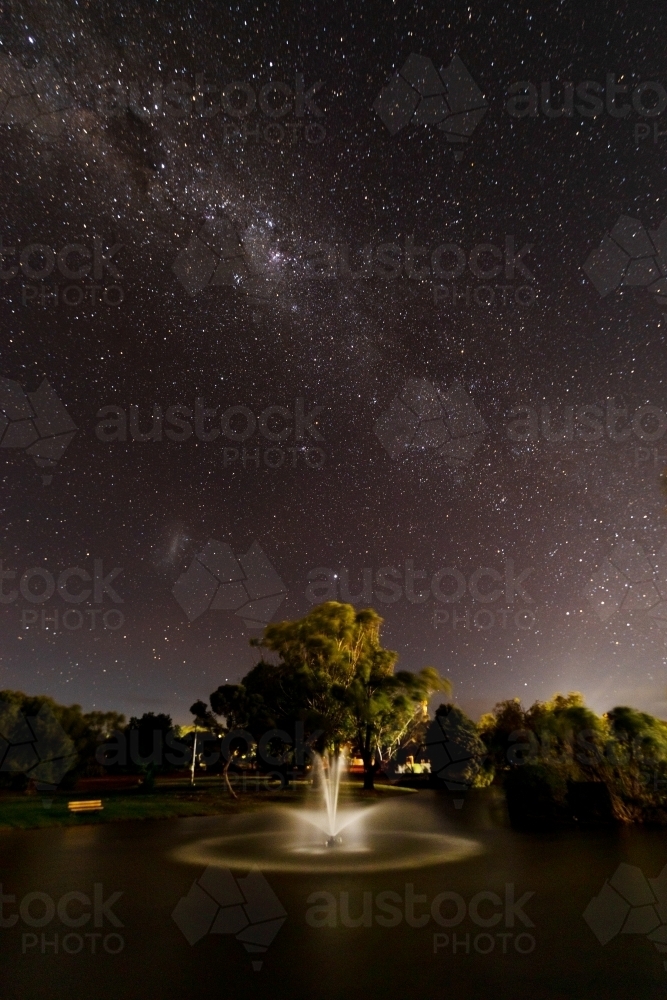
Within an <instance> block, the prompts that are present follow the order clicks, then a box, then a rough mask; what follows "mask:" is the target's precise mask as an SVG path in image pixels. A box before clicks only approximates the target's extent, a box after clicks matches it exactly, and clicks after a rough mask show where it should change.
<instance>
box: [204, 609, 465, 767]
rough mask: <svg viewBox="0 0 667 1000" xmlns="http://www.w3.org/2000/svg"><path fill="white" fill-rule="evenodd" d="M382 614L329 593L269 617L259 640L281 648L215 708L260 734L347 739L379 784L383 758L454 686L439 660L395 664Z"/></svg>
mask: <svg viewBox="0 0 667 1000" xmlns="http://www.w3.org/2000/svg"><path fill="white" fill-rule="evenodd" d="M381 625H382V618H381V617H380V616H379V615H378V614H377V612H376V611H374V610H373V609H372V608H366V609H362V610H360V611H357V610H355V608H354V607H353V606H352V605H351V604H341V603H339V602H337V601H327V602H326V603H324V604H320V605H318V606H317V607H315V608H313V609H312V610H311V611H310V612H309V613H308V614H307V615H306V616H305V617H304V618H301V619H300V620H298V621H284V622H280V623H277V624H275V625H269V626H268V627H267V628H266V629H265V630H264V635H263V638H262V639H261V640H254V641H253V644H254V645H256V646H258V647H260V648H262V649H265V650H268V651H269V652H271V653H275V654H277V656H278V662H277V663H270V662H267V661H266V660H265V659H262V660H261V661H260V662H259V663H258V664H257V666H255V667H254V668H253V669H252V670H251V671H250V672H249V673H248V674H247V675H246V677H244V678H243V681H242V682H241V684H236V685H233V684H226V685H222V686H221V687H219V688H218V689H217V690H216V691H214V692H213V694H212V695H211V699H210V700H211V708H212V709H213V711H214V712H215V713H216V714H218V715H222V716H224V717H225V722H226V725H227V727H228V729H234V728H239V727H241V728H245V729H248V730H249V731H250V732H251V733H253V735H255V736H256V737H259V736H260V735H261V734H262V733H265V732H267V731H268V730H271V729H282V730H286V731H287V732H290V733H291V732H294V727H295V724H296V723H297V722H298V723H301V724H302V726H303V730H304V736H305V738H306V739H307V738H308V737H313V736H315V734H318V736H317V746H318V747H319V749H323V748H329V749H332V750H333V751H334V752H338V751H339V750H340V749H341V748H342V747H345V746H348V747H350V748H351V749H352V750H353V752H356V753H358V754H360V755H361V757H362V758H363V760H364V767H365V772H366V783H367V785H369V786H370V787H372V778H373V774H374V773H375V771H376V770H377V768H378V766H379V764H380V763H381V762H382V761H383V760H386V759H388V757H389V756H390V755H391V754H392V753H393V752H394V751H395V749H396V748H397V747H398V746H399V745H400V744H401V743H402V742H404V741H406V740H408V739H409V738H410V736H411V734H412V733H413V731H414V730H415V729H416V727H418V726H419V724H420V722H422V721H423V718H424V715H425V713H426V705H427V702H428V699H429V697H430V695H431V694H432V693H433V692H435V691H449V689H450V688H449V682H448V681H447V680H445V679H443V678H441V677H440V676H439V675H438V673H437V671H435V670H434V669H433V668H432V667H426V668H424V669H423V670H421V671H420V672H419V673H418V674H413V673H411V672H409V671H400V672H398V673H395V672H394V668H395V665H396V660H397V658H398V657H397V654H396V653H395V652H393V651H392V650H388V649H384V648H383V646H382V645H381V643H380V628H381Z"/></svg>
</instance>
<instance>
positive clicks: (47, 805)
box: [0, 778, 413, 832]
mask: <svg viewBox="0 0 667 1000" xmlns="http://www.w3.org/2000/svg"><path fill="white" fill-rule="evenodd" d="M236 784H237V788H236V791H237V795H238V798H237V799H234V798H232V796H231V795H230V794H229V792H228V790H227V789H226V788H225V787H224V786H223V785H222V784H221V782H220V779H219V778H198V779H197V783H196V785H195V786H194V787H192V786H191V785H190V783H189V781H188V780H186V779H177V780H173V779H168V780H158V781H157V782H156V785H155V787H154V788H153V789H151V790H150V791H147V790H146V791H145V790H143V789H142V788H141V787H138V788H131V789H126V790H121V791H110V792H108V793H104V792H90V793H86V794H84V793H81V792H77V791H73V792H69V793H64V792H58V793H56V794H54V795H53V796H52V797H48V798H47V797H46V796H40V795H39V794H34V795H26V794H10V793H4V794H2V795H0V832H2V831H7V830H36V829H43V828H45V827H54V826H86V825H90V824H95V825H97V824H100V823H115V822H123V821H126V820H151V819H179V818H183V817H188V816H222V815H235V814H237V813H239V812H245V811H248V810H252V809H257V808H260V807H261V806H263V805H268V804H271V805H277V804H285V803H286V802H297V801H299V800H301V799H303V798H305V796H306V795H307V794H308V793H309V791H310V790H311V787H312V786H311V783H310V782H309V781H308V782H307V781H296V782H293V784H292V787H290V788H289V789H285V790H283V789H280V788H279V787H278V786H277V785H276V787H274V788H272V787H270V786H269V787H268V788H262V787H257V788H255V787H252V788H250V789H249V788H248V787H247V785H246V787H245V789H244V788H243V786H242V784H241V783H240V782H237V783H236ZM406 791H408V792H411V791H413V789H404V788H396V787H395V786H393V785H378V786H377V788H376V791H375V792H362V790H361V788H360V786H359V785H358V784H356V783H352V782H350V783H346V784H344V785H343V787H342V788H341V797H342V798H345V797H347V796H349V795H354V796H355V797H356V796H357V795H358V796H363V797H364V798H368V797H372V796H381V795H385V794H386V793H387V792H397V793H402V792H406ZM96 798H101V800H102V804H103V806H104V808H103V809H102V811H101V812H89V813H71V812H69V811H68V808H67V803H68V802H71V801H74V800H77V799H83V800H85V799H96Z"/></svg>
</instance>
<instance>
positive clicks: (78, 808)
mask: <svg viewBox="0 0 667 1000" xmlns="http://www.w3.org/2000/svg"><path fill="white" fill-rule="evenodd" d="M67 808H68V809H69V811H70V812H72V813H84V812H86V813H87V812H98V811H99V810H100V809H104V806H103V805H102V799H77V800H76V801H74V802H68V803H67Z"/></svg>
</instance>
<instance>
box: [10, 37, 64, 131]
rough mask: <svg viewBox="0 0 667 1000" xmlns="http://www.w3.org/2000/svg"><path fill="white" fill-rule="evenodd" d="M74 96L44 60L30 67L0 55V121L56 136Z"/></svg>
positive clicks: (51, 66) (46, 60)
mask: <svg viewBox="0 0 667 1000" xmlns="http://www.w3.org/2000/svg"><path fill="white" fill-rule="evenodd" d="M73 106H74V98H73V96H72V94H71V93H70V91H69V89H68V87H67V85H66V84H65V82H64V81H63V79H62V77H61V76H60V74H59V73H58V72H57V70H56V69H55V67H54V66H53V64H52V63H51V62H50V61H49V60H48V59H42V60H41V61H40V62H38V63H37V64H36V65H35V66H33V67H32V69H27V68H25V67H24V66H22V65H21V63H20V62H19V61H18V60H17V59H14V58H12V57H11V56H7V55H0V124H2V125H19V126H23V127H24V128H28V129H30V130H31V131H34V132H36V133H37V134H38V135H41V136H45V137H49V138H51V137H55V136H58V135H60V134H61V133H62V132H63V130H64V128H65V125H66V122H67V114H68V112H69V111H70V110H71V108H72V107H73Z"/></svg>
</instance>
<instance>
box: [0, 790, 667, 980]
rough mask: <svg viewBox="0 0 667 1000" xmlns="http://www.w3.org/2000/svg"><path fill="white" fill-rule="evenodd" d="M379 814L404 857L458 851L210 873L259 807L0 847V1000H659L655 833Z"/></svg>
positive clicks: (490, 802)
mask: <svg viewBox="0 0 667 1000" xmlns="http://www.w3.org/2000/svg"><path fill="white" fill-rule="evenodd" d="M378 815H379V817H380V822H381V825H383V826H384V828H385V829H387V830H393V831H399V832H400V833H399V837H398V841H397V843H398V844H399V845H400V843H402V841H401V839H400V838H401V837H403V838H407V839H406V843H409V844H412V845H413V846H412V847H410V846H409V847H408V848H407V849H408V850H413V849H414V836H415V835H419V836H423V837H425V838H426V839H427V840H428V841H429V843H431V841H432V838H434V837H436V838H438V837H444V838H447V839H448V842H450V843H451V844H456V845H458V846H459V848H460V847H461V845H467V846H466V847H465V849H463V850H461V849H458V850H453V851H451V852H450V853H448V854H446V855H444V856H442V855H441V856H438V857H434V856H433V855H431V854H429V853H428V851H427V852H426V854H425V856H424V859H423V863H421V864H417V865H414V864H411V865H407V864H403V863H402V859H401V856H400V854H401V852H400V851H398V854H397V856H396V857H395V859H394V861H393V862H392V863H391V864H390V865H382V866H381V867H380V870H373V868H372V866H370V867H369V866H368V865H361V867H356V868H354V867H353V866H346V865H345V864H342V865H339V866H338V868H336V866H335V865H334V866H333V869H332V868H331V866H328V867H327V866H325V868H326V870H317V866H316V865H313V864H304V866H303V868H304V869H306V870H298V866H291V867H290V868H289V870H285V868H284V866H280V865H273V866H272V865H270V864H266V865H264V867H263V868H262V866H259V867H253V865H254V864H255V862H256V861H257V860H261V852H260V858H259V859H258V858H256V857H253V856H252V851H251V852H250V853H248V851H241V852H240V854H239V856H238V857H236V858H234V857H233V856H232V854H233V852H232V854H230V851H228V850H225V851H224V852H222V854H220V855H219V857H216V852H215V850H214V849H213V848H211V844H213V845H214V846H215V845H219V844H220V843H222V844H232V845H234V849H235V850H237V851H238V845H239V843H243V842H244V837H246V835H247V834H248V833H249V832H254V833H255V834H261V837H262V838H267V837H270V836H271V835H272V832H273V834H275V837H276V838H278V839H279V838H281V837H282V836H283V824H284V821H285V817H284V813H283V812H281V811H279V810H275V809H266V810H260V811H255V812H253V813H250V814H248V813H245V814H241V815H237V816H230V817H220V816H216V817H204V818H188V819H181V820H168V821H146V822H141V823H135V822H127V823H109V824H102V825H97V826H84V825H82V826H80V827H70V828H50V829H45V830H34V831H27V832H20V831H12V832H3V833H2V835H0V877H1V881H2V886H3V888H2V893H3V900H2V904H3V908H2V915H1V928H0V941H1V944H2V946H1V948H0V967H1V976H2V981H3V983H4V986H3V989H2V997H3V1000H19V998H20V1000H32V998H33V997H34V998H37V997H39V998H43V997H48V998H54V1000H55V998H61V997H62V998H68V1000H69V998H81V1000H88V998H106V997H123V998H130V997H151V998H152V997H159V998H167V997H172V996H173V997H179V998H180V997H190V996H192V997H195V996H196V997H204V996H206V997H225V998H237V997H238V998H243V1000H251V998H254V997H258V998H259V997H261V998H267V997H270V998H274V997H275V998H285V1000H298V998H304V1000H306V998H308V1000H320V998H321V1000H342V998H345V997H349V996H363V997H369V998H372V997H378V998H383V1000H393V998H396V1000H399V998H400V1000H406V998H410V1000H411V998H415V1000H418V998H419V1000H422V998H423V1000H431V998H436V997H447V998H454V1000H458V998H466V1000H467V998H480V1000H481V998H491V997H494V996H497V997H499V998H504V997H510V996H513V997H531V1000H532V998H542V997H544V998H566V997H567V998H573V997H575V998H578V997H581V998H582V1000H583V998H585V1000H594V998H598V997H599V998H600V1000H609V998H616V997H618V998H630V997H633V998H636V997H642V998H653V997H655V998H657V997H660V998H663V997H664V996H665V994H666V992H667V968H666V967H665V963H666V962H667V937H666V938H664V941H665V944H661V941H660V938H661V936H662V931H661V930H660V927H663V925H667V886H665V887H664V888H663V884H662V882H660V881H657V882H655V881H651V880H655V879H657V877H658V876H659V875H660V873H661V871H662V869H663V868H664V867H665V865H667V835H666V834H665V833H664V832H663V831H661V830H656V829H643V828H640V827H628V828H605V829H590V830H563V831H555V832H548V833H535V832H531V833H526V832H518V831H516V830H512V829H511V828H510V827H509V826H508V824H507V821H506V817H505V815H504V811H503V809H502V806H501V804H500V803H499V802H498V800H497V799H496V798H495V797H494V794H493V790H488V793H480V794H478V795H472V796H471V797H469V798H468V800H466V801H465V802H464V804H463V807H462V808H460V809H457V808H455V806H454V803H453V802H452V801H451V800H450V799H447V798H445V797H443V796H439V795H437V794H436V793H430V792H419V793H413V794H409V795H408V794H406V795H403V796H396V797H392V801H391V803H389V804H388V805H387V806H382V807H381V811H380V813H379V814H378ZM408 834H409V835H411V837H408V836H407V835H408ZM246 843H247V841H246ZM334 850H335V848H334ZM392 850H394V847H392ZM309 857H310V856H309ZM311 860H312V859H311ZM230 866H231V867H230ZM666 878H667V872H666ZM584 914H586V916H584ZM664 929H665V928H664V927H663V931H664ZM602 941H604V942H605V943H601V942H602ZM661 948H662V951H661Z"/></svg>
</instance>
